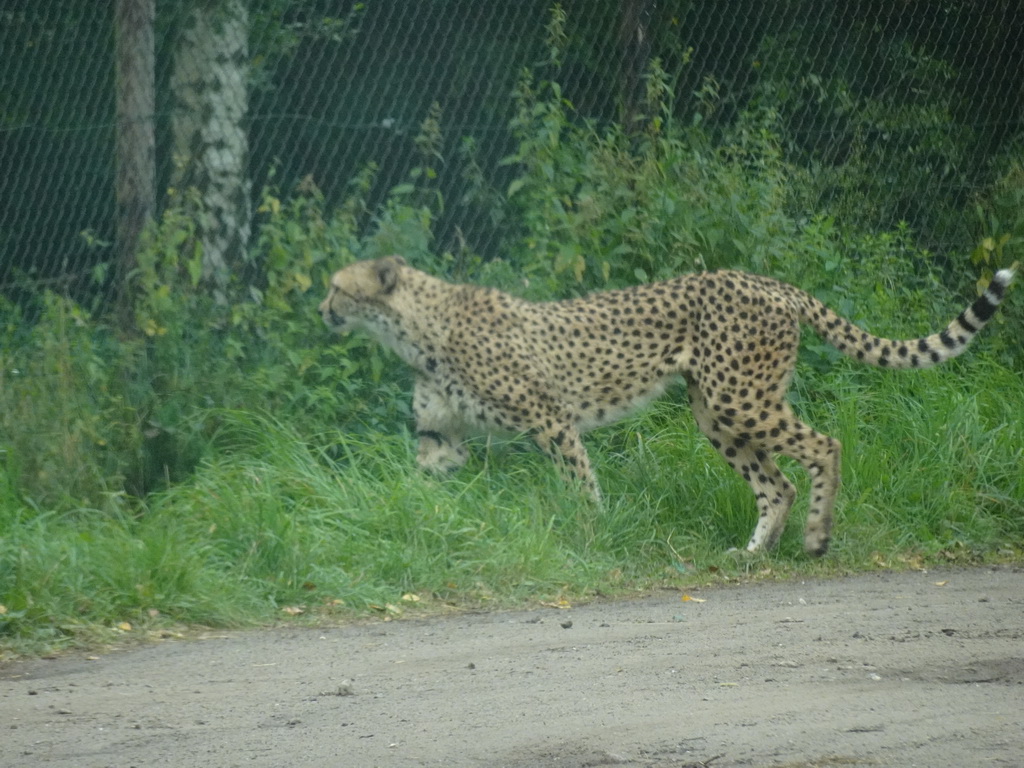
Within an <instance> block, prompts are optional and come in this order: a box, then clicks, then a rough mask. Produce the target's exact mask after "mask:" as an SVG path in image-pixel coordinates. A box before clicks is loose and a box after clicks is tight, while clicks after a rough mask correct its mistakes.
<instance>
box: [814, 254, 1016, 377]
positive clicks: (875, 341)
mask: <svg viewBox="0 0 1024 768" xmlns="http://www.w3.org/2000/svg"><path fill="white" fill-rule="evenodd" d="M1017 267H1018V263H1017V262H1015V263H1014V264H1013V265H1012V266H1011V267H1008V268H1007V269H1001V270H999V271H998V272H996V273H995V275H994V276H993V277H992V280H991V281H990V282H989V284H988V287H987V288H986V289H985V291H984V293H982V294H981V296H979V297H978V298H977V299H975V300H974V301H973V302H972V303H971V305H970V306H969V307H967V308H966V309H965V310H964V311H963V312H961V313H960V314H959V315H957V317H956V318H955V319H954V320H953V321H952V322H950V324H949V325H947V326H946V327H945V328H943V329H942V330H941V331H939V332H938V333H933V334H932V335H930V336H923V337H921V338H918V339H906V340H898V339H885V338H882V337H880V336H875V335H873V334H870V333H868V332H867V331H864V330H862V329H860V328H858V327H857V326H855V325H854V324H853V323H851V322H850V321H849V320H846V319H845V318H842V317H840V316H839V315H837V314H836V313H835V312H834V311H833V310H831V309H829V308H828V307H826V306H825V305H824V304H823V303H821V302H820V301H818V299H815V298H814V297H813V296H810V295H808V294H804V295H803V296H802V297H801V299H802V301H801V304H800V315H801V319H802V320H803V322H805V323H807V325H809V326H811V327H812V328H813V329H814V330H815V331H816V332H817V333H818V334H819V335H820V336H821V337H822V338H823V339H825V340H826V341H827V342H828V343H829V344H831V345H832V346H834V347H835V348H836V349H838V350H839V351H840V352H842V353H843V354H844V355H847V356H848V357H852V358H854V359H855V360H860V361H862V362H864V363H868V364H869V365H875V366H878V367H880V368H931V367H932V366H933V365H938V364H939V363H943V362H945V361H946V360H949V359H951V358H954V357H956V356H957V355H959V354H960V353H961V352H963V351H964V350H965V349H967V346H968V345H969V344H970V343H971V340H972V339H974V337H975V336H976V335H977V334H978V332H979V331H980V330H981V329H982V328H984V327H985V325H986V324H987V323H988V321H989V320H991V319H992V317H993V315H995V313H996V310H997V309H998V308H999V305H1000V304H1001V303H1002V301H1003V297H1004V296H1005V295H1006V289H1007V288H1008V287H1009V285H1010V284H1011V283H1012V282H1013V278H1014V274H1015V273H1016V271H1017Z"/></svg>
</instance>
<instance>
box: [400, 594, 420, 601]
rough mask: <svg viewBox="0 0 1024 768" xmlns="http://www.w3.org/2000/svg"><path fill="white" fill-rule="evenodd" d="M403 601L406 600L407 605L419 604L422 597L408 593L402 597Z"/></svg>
mask: <svg viewBox="0 0 1024 768" xmlns="http://www.w3.org/2000/svg"><path fill="white" fill-rule="evenodd" d="M402 599H403V600H405V602H407V603H418V602H419V601H420V596H419V595H414V594H413V593H412V592H407V593H406V594H404V595H402Z"/></svg>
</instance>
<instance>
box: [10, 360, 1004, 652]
mask: <svg viewBox="0 0 1024 768" xmlns="http://www.w3.org/2000/svg"><path fill="white" fill-rule="evenodd" d="M677 399H681V397H680V398H677ZM677 399H673V398H669V399H668V400H666V401H663V402H662V403H660V404H658V405H656V406H655V407H654V408H652V409H650V410H649V411H648V412H647V413H646V414H644V415H642V416H640V417H638V418H636V419H634V420H631V421H629V422H626V423H624V424H622V425H620V426H618V427H615V428H610V429H606V430H602V431H600V432H598V433H595V434H594V435H592V436H591V437H589V438H588V443H589V445H590V447H591V451H592V453H593V457H594V463H595V465H596V469H597V472H598V473H599V476H600V479H601V481H602V485H603V487H604V489H605V491H606V495H607V503H606V505H605V507H604V508H603V509H600V510H599V509H596V508H594V507H592V506H591V505H589V504H587V503H586V502H584V501H582V500H581V499H580V498H579V497H578V496H577V494H575V493H574V492H573V491H571V490H569V489H567V488H566V487H565V486H563V485H562V483H561V482H560V481H559V479H558V477H557V475H556V473H555V471H554V469H553V468H552V467H551V466H550V463H549V462H548V461H547V460H546V459H544V458H543V457H541V456H540V455H538V454H537V453H535V452H533V451H532V450H529V449H528V448H527V447H526V445H525V443H524V442H522V441H518V442H517V441H512V442H508V443H498V444H494V445H490V446H489V445H487V444H485V443H481V444H480V445H479V446H477V448H478V450H477V451H476V452H475V454H474V458H473V459H472V460H471V462H470V464H469V466H468V467H466V468H465V469H463V470H461V471H460V472H458V473H457V474H456V475H455V476H453V477H451V478H449V479H444V480H438V479H434V478H431V477H428V476H425V475H423V474H421V473H420V472H418V471H417V470H416V469H415V467H414V464H415V462H414V457H413V450H414V447H413V445H412V441H411V439H410V438H409V437H408V436H407V435H404V434H398V435H383V434H382V435H378V436H372V435H371V436H368V437H362V438H358V439H357V438H353V437H351V436H346V435H344V434H340V433H338V432H326V433H323V434H318V435H304V434H302V433H301V432H300V431H299V430H298V429H296V428H295V427H293V426H290V425H288V424H286V423H281V422H279V421H277V420H275V419H274V418H272V417H269V416H265V415H257V414H253V413H246V412H242V411H234V412H225V413H222V414H219V419H220V421H221V422H222V423H223V424H224V426H223V428H222V431H221V433H220V434H219V435H218V436H217V438H216V440H215V442H216V445H217V446H218V450H217V452H216V454H215V455H214V457H213V458H211V459H210V460H209V461H208V462H206V463H205V464H203V465H202V466H201V467H200V468H199V469H198V470H197V471H196V472H195V473H194V475H193V476H192V477H191V478H190V479H189V480H188V481H187V482H184V483H181V484H178V485H175V486H173V487H171V488H170V489H168V490H166V491H163V492H161V493H158V494H153V495H151V496H150V497H149V498H148V499H146V500H145V502H144V503H141V504H140V505H139V506H138V508H136V509H133V510H132V511H130V512H128V511H125V510H127V509H128V507H127V506H126V505H124V504H122V505H120V506H119V507H116V508H115V509H120V511H111V510H110V509H103V510H96V509H77V510H72V511H70V512H67V513H64V514H52V513H40V512H38V511H37V510H33V509H29V508H26V507H24V506H22V505H19V503H18V502H17V501H16V499H15V498H14V497H13V495H12V494H10V493H9V492H8V493H5V492H4V489H3V488H2V487H0V530H2V532H3V533H2V535H0V605H3V613H0V648H6V649H7V651H8V652H11V651H15V652H16V651H26V650H27V651H38V650H39V649H42V648H48V647H53V646H60V645H65V644H68V643H75V642H85V643H93V642H96V641H97V637H100V638H102V637H103V636H104V635H103V631H102V628H110V627H116V626H117V625H119V624H122V623H123V622H127V623H128V624H130V625H131V626H132V627H133V628H151V627H161V626H167V625H169V624H188V625H195V624H202V625H217V626H233V625H243V624H259V623H266V622H273V621H277V620H282V619H284V618H287V617H288V616H290V615H292V614H296V609H297V610H301V611H302V613H301V614H297V617H296V618H292V619H289V620H299V621H301V620H308V619H309V618H310V617H312V618H313V619H315V620H334V619H335V618H337V617H346V616H351V615H360V614H364V613H367V612H369V613H373V612H380V611H383V612H385V613H389V614H397V613H399V612H402V611H408V610H410V609H412V608H413V607H414V606H415V608H416V610H424V609H426V610H431V609H440V608H446V607H447V606H449V605H455V606H477V605H481V604H483V605H492V606H508V605H516V604H524V603H526V604H529V603H536V602H537V601H550V600H556V599H563V598H564V599H569V600H578V599H583V598H588V597H592V596H594V595H596V594H618V593H623V592H628V591H630V590H636V589H647V588H651V587H652V586H655V585H659V584H665V583H672V584H688V583H694V582H702V581H708V580H721V579H732V578H742V577H744V576H746V575H748V574H750V573H766V572H772V573H802V574H812V575H813V574H827V573H832V572H837V571H838V572H842V571H847V570H855V569H863V568H872V567H877V566H878V565H879V564H882V565H886V564H894V565H899V564H900V563H901V562H902V563H918V562H933V561H946V560H949V559H953V560H957V561H977V560H983V559H993V558H1002V559H1018V560H1019V559H1020V558H1021V547H1022V544H1024V480H1022V475H1024V472H1022V469H1024V456H1022V446H1024V420H1022V419H1021V418H1020V414H1021V413H1024V384H1022V383H1021V379H1020V377H1019V376H1017V375H1016V374H1015V373H1013V372H1012V371H1008V370H1006V369H1004V368H1001V367H1000V366H998V365H996V364H994V363H991V362H985V361H977V362H974V363H973V364H970V365H967V364H965V365H956V364H954V365H953V366H949V367H947V369H946V370H940V371H928V372H923V373H916V374H914V373H904V374H900V373H889V372H878V371H866V370H863V369H855V368H853V367H852V366H851V367H847V366H838V367H837V368H836V369H835V370H833V371H832V372H830V373H829V374H827V375H825V376H815V377H814V380H813V382H809V383H806V386H801V387H798V388H797V391H796V393H795V395H794V399H795V400H796V401H797V403H798V408H799V410H800V411H801V413H802V414H803V415H804V416H805V418H806V419H807V421H809V422H810V423H811V424H813V425H815V426H816V427H818V428H820V429H822V430H823V431H826V432H830V433H831V434H833V435H835V436H836V437H838V438H839V439H840V440H842V441H843V443H844V446H845V461H844V475H843V477H844V486H843V490H842V491H841V495H840V503H839V506H838V510H837V525H836V530H835V539H834V544H833V549H832V551H831V553H830V554H829V555H828V556H827V557H826V558H824V559H823V560H821V561H811V560H809V559H808V558H807V557H806V556H805V555H804V554H803V553H802V552H801V540H802V537H801V535H800V529H801V527H802V525H803V517H804V514H805V510H806V505H805V504H803V503H801V502H799V501H798V503H797V506H796V508H795V509H794V512H793V515H792V517H791V520H790V523H789V526H788V528H787V532H786V534H785V536H784V537H783V540H782V542H781V545H780V547H779V549H778V550H777V551H776V552H774V553H770V554H766V555H761V556H758V557H756V558H747V557H737V556H736V555H734V554H729V553H728V550H729V549H730V548H732V547H742V546H743V545H744V543H745V542H746V539H747V537H748V536H749V533H750V530H751V528H752V526H753V524H754V505H753V499H752V497H751V495H750V493H749V490H748V489H747V487H746V485H745V484H744V483H743V482H742V481H741V480H740V479H739V478H737V477H735V476H734V475H733V474H732V473H731V471H730V470H729V469H728V468H727V467H726V466H725V465H724V463H722V462H721V460H720V459H719V458H718V457H717V456H716V455H715V453H714V451H713V450H712V449H711V447H710V446H709V445H708V443H707V441H706V440H704V438H703V437H702V436H701V435H699V434H698V433H697V432H696V430H695V428H694V426H693V423H692V419H691V418H690V417H689V414H688V411H687V408H686V405H685V403H684V402H677V401H674V400H677ZM785 470H786V471H787V473H788V474H789V475H790V476H791V477H792V478H793V479H794V481H795V482H796V483H797V485H798V488H799V489H800V490H801V491H802V492H805V491H806V486H807V483H806V479H805V477H804V474H803V472H802V471H800V470H799V469H798V468H797V467H795V466H794V465H787V466H786V467H785ZM411 595H415V596H416V598H417V601H416V602H415V603H413V602H412V601H411V600H412V598H410V596H411ZM403 596H404V597H405V598H406V599H405V600H404V601H403ZM109 631H110V632H113V633H116V632H120V630H109ZM133 631H134V630H133Z"/></svg>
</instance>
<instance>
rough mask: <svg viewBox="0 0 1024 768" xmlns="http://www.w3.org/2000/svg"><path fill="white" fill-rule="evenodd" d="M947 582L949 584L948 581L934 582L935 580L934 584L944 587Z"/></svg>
mask: <svg viewBox="0 0 1024 768" xmlns="http://www.w3.org/2000/svg"><path fill="white" fill-rule="evenodd" d="M947 584H949V582H948V581H936V582H935V586H936V587H944V586H946V585H947Z"/></svg>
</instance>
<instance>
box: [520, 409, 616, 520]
mask: <svg viewBox="0 0 1024 768" xmlns="http://www.w3.org/2000/svg"><path fill="white" fill-rule="evenodd" d="M531 434H532V435H533V440H534V442H535V443H537V445H538V446H539V447H540V449H541V450H542V451H544V453H545V454H547V455H548V456H549V457H550V458H551V459H552V460H553V461H554V462H555V464H556V465H557V466H558V469H559V471H560V472H561V474H562V476H563V477H564V478H565V480H566V481H567V482H570V483H574V484H577V485H579V487H580V488H582V489H583V492H584V493H586V494H587V495H588V496H589V497H590V498H591V499H592V500H593V501H594V502H595V503H597V504H600V503H601V489H600V487H599V486H598V484H597V479H596V478H595V477H594V471H593V470H592V469H591V467H590V457H589V456H587V449H586V447H585V446H584V445H583V440H582V439H581V437H580V433H579V430H577V429H576V427H574V426H572V425H571V424H570V423H569V422H568V421H561V420H553V419H551V420H548V421H547V422H546V423H545V425H544V426H543V427H541V428H537V429H534V430H531Z"/></svg>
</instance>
